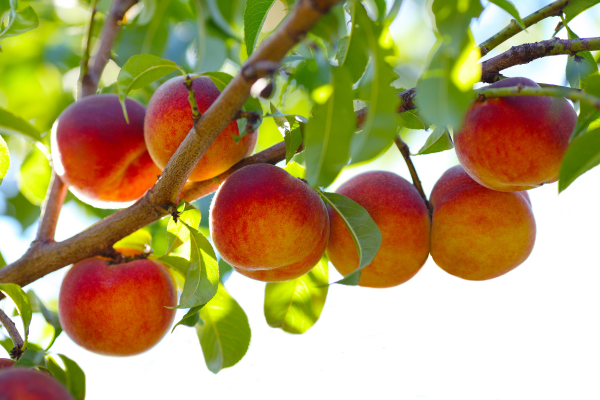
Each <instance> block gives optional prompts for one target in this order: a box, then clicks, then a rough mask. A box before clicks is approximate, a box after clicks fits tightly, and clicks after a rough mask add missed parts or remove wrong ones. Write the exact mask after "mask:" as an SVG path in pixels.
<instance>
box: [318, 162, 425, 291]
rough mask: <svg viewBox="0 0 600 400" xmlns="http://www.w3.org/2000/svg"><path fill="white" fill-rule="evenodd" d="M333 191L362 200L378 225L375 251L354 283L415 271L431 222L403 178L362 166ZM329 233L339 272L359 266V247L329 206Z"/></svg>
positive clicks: (392, 280)
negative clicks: (377, 246)
mask: <svg viewBox="0 0 600 400" xmlns="http://www.w3.org/2000/svg"><path fill="white" fill-rule="evenodd" d="M337 193H339V194H341V195H344V196H346V197H349V198H350V199H352V200H354V201H355V202H357V203H358V204H360V205H361V206H363V207H364V208H365V209H366V210H367V212H368V213H369V215H370V216H371V218H373V220H374V221H375V223H376V224H377V226H378V227H379V230H380V231H381V236H382V242H381V247H380V248H379V252H378V253H377V255H376V256H375V258H374V259H373V261H372V262H371V264H369V265H368V266H366V267H365V268H364V269H362V270H361V276H360V281H359V283H358V284H359V286H366V287H373V288H386V287H392V286H397V285H400V284H401V283H404V282H406V281H408V280H409V279H410V278H412V277H413V276H415V274H416V273H417V272H419V270H420V269H421V267H422V266H423V264H425V261H426V260H427V257H428V256H429V237H430V231H431V223H430V217H429V212H428V210H427V206H426V205H425V202H424V201H423V199H422V198H421V196H420V195H419V192H418V191H417V189H415V187H414V186H413V185H412V184H410V183H409V182H408V181H407V180H406V179H404V178H402V177H400V176H398V175H396V174H393V173H391V172H385V171H371V172H365V173H363V174H360V175H358V176H355V177H354V178H352V179H350V180H349V181H348V182H346V183H344V184H343V185H342V186H340V187H339V189H338V190H337ZM328 211H329V220H330V221H331V235H330V237H329V243H328V244H327V256H328V257H329V260H330V261H331V263H332V264H333V265H334V266H335V268H336V269H337V270H338V272H339V273H340V274H342V275H348V274H349V273H351V272H352V271H354V270H355V269H356V268H358V261H359V260H358V252H357V251H356V246H355V245H354V242H353V241H352V237H351V236H350V233H349V232H348V229H347V228H346V225H345V224H344V221H343V220H342V218H341V217H340V216H339V215H338V213H337V212H336V211H334V210H333V209H331V208H328Z"/></svg>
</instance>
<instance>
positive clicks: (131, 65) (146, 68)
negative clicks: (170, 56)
mask: <svg viewBox="0 0 600 400" xmlns="http://www.w3.org/2000/svg"><path fill="white" fill-rule="evenodd" d="M177 70H180V71H181V73H184V72H183V70H181V68H180V67H179V66H178V65H177V64H175V63H174V62H173V61H169V60H165V59H162V58H160V57H157V56H153V55H150V54H139V55H135V56H133V57H131V58H130V59H129V60H127V62H126V63H125V65H123V68H121V71H119V76H118V77H117V91H118V93H119V100H120V101H121V105H122V106H123V113H124V114H125V119H126V120H127V122H128V123H129V118H128V117H127V110H126V109H125V98H126V97H127V95H128V94H129V92H131V91H132V90H135V89H141V88H143V87H144V86H146V85H149V84H150V83H152V82H154V81H157V80H158V79H160V78H162V77H163V76H167V75H169V74H170V73H172V72H173V71H177Z"/></svg>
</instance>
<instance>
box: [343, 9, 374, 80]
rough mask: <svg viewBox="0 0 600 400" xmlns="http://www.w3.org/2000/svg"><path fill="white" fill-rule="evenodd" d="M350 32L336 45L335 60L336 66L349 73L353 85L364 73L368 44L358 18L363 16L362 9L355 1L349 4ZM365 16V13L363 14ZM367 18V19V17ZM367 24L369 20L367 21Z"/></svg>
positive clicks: (367, 58)
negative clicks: (336, 61)
mask: <svg viewBox="0 0 600 400" xmlns="http://www.w3.org/2000/svg"><path fill="white" fill-rule="evenodd" d="M348 11H349V13H350V23H351V25H350V26H351V30H350V34H349V35H348V36H345V37H343V38H342V39H341V40H340V42H339V43H338V51H337V53H336V58H337V60H338V65H339V66H343V67H344V68H346V69H347V70H348V71H349V72H350V76H351V78H352V83H355V82H356V81H358V80H359V79H360V77H361V76H363V74H364V73H365V69H366V68H367V63H368V62H369V44H368V43H367V38H366V31H365V27H364V26H363V25H362V23H361V21H360V18H362V16H363V12H364V7H363V6H362V5H361V4H360V2H358V1H355V2H352V3H350V4H349V10H348ZM365 15H366V12H365ZM367 18H368V17H367ZM368 23H369V24H371V20H370V19H369V22H368Z"/></svg>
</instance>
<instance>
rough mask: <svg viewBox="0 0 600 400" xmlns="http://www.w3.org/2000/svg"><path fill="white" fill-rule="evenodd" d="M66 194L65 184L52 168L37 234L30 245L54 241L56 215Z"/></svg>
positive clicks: (57, 215) (58, 213)
mask: <svg viewBox="0 0 600 400" xmlns="http://www.w3.org/2000/svg"><path fill="white" fill-rule="evenodd" d="M66 195H67V185H65V184H64V182H63V181H62V179H60V177H59V176H58V175H57V174H56V171H54V169H53V170H52V179H51V182H50V186H49V187H48V194H47V195H46V200H45V201H44V204H43V206H42V213H41V215H40V222H39V224H38V231H37V235H36V238H35V241H34V242H33V243H32V245H38V244H40V243H46V242H51V241H54V234H55V233H56V224H57V223H58V217H59V215H60V210H61V208H62V205H63V202H64V201H65V196H66Z"/></svg>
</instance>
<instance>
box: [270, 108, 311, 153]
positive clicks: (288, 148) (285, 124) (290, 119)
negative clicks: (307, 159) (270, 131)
mask: <svg viewBox="0 0 600 400" xmlns="http://www.w3.org/2000/svg"><path fill="white" fill-rule="evenodd" d="M266 116H267V117H273V121H274V122H275V125H277V128H278V129H279V132H281V134H282V135H283V140H284V141H285V162H286V163H289V162H290V160H291V159H292V157H294V155H295V154H296V152H297V151H298V148H299V147H300V145H301V144H302V140H303V138H302V127H301V123H304V119H303V118H302V117H298V118H296V116H295V115H284V114H281V113H280V112H279V110H277V108H276V107H275V106H274V105H273V103H271V114H267V115H266Z"/></svg>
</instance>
